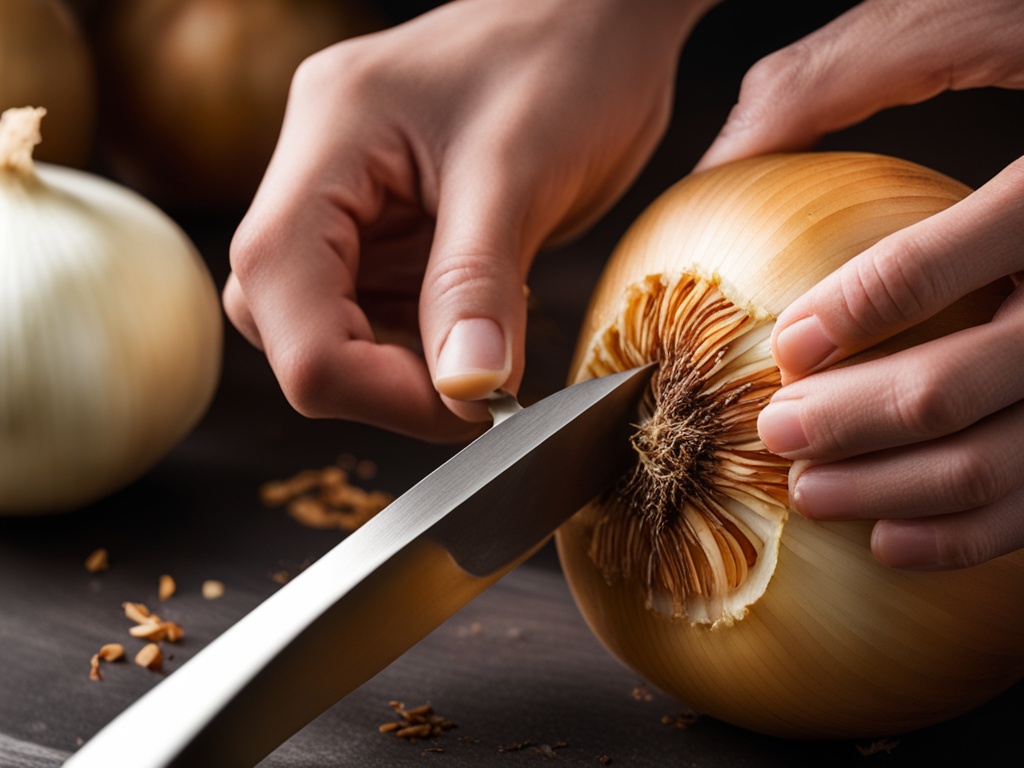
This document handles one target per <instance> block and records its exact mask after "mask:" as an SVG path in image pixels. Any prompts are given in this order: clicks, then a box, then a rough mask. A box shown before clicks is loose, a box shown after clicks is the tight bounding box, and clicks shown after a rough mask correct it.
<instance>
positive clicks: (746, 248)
mask: <svg viewBox="0 0 1024 768" xmlns="http://www.w3.org/2000/svg"><path fill="white" fill-rule="evenodd" d="M968 193H969V189H968V188H966V187H964V186H963V185H961V184H959V183H958V182H955V181H953V180H951V179H948V178H947V177H945V176H942V175H940V174H938V173H935V172H933V171H930V170H928V169H925V168H921V167H920V166H916V165H913V164H910V163H905V162H903V161H899V160H896V159H893V158H885V157H879V156H875V155H864V154H857V153H821V154H801V155H788V156H786V155H783V156H773V157H767V158H758V159H753V160H748V161H741V162H739V163H736V164H733V165H730V166H725V167H723V168H719V169H715V170H711V171H707V172H704V173H701V174H696V175H694V176H691V177H688V178H686V179H684V180H683V181H681V182H680V183H679V184H677V185H676V186H675V187H673V188H672V189H670V190H669V191H667V192H666V193H665V194H664V195H663V196H662V197H661V198H659V199H658V200H657V201H655V202H654V203H653V204H652V206H651V207H650V208H649V209H648V210H647V211H646V212H645V213H644V214H642V215H641V217H640V218H639V219H638V220H637V222H636V223H635V224H634V226H633V228H631V230H630V231H629V232H628V233H627V234H626V235H625V237H624V238H623V240H622V241H621V242H620V244H619V246H618V248H617V249H616V252H615V254H614V255H613V257H612V259H611V261H610V262H609V264H608V266H607V268H606V270H605V273H604V275H603V276H602V279H601V282H600V283H599V285H598V287H597V289H596V291H595V293H594V296H593V298H592V302H591V306H590V309H589V310H588V314H587V317H586V319H585V321H584V326H583V330H582V332H581V334H580V339H579V346H578V348H577V352H576V356H575V359H574V363H573V371H572V374H571V380H574V381H575V380H578V379H580V378H584V377H585V364H586V361H587V358H588V354H589V350H590V348H591V346H592V344H593V343H594V342H593V340H594V338H595V336H596V335H597V334H599V333H600V330H601V329H602V328H603V327H605V326H606V325H607V324H608V322H609V320H610V318H612V317H614V316H615V315H616V314H617V313H618V312H619V310H620V306H619V305H620V303H621V301H622V296H623V295H624V293H625V290H626V287H627V286H630V285H633V284H635V283H637V282H638V281H640V280H643V279H644V277H646V276H647V275H650V274H658V273H673V272H679V271H689V270H697V271H699V272H701V273H702V274H704V275H706V276H714V277H715V278H716V279H719V280H720V281H721V288H722V290H723V292H724V293H725V294H726V295H728V296H729V297H730V298H731V299H732V301H733V302H734V303H736V304H739V305H742V306H747V307H749V308H750V309H751V311H755V312H767V313H770V315H773V316H777V315H778V313H779V312H781V311H782V309H784V308H785V307H786V306H787V304H788V303H790V302H791V301H793V299H795V298H796V297H797V296H799V295H800V294H801V293H803V292H804V291H805V290H807V289H808V288H810V287H811V286H812V285H813V284H814V283H816V282H817V281H818V280H820V279H821V278H822V277H824V276H825V275H826V274H828V273H829V272H831V271H833V270H834V269H836V268H837V267H838V266H840V265H841V264H842V263H844V262H845V261H847V260H848V259H850V258H851V257H852V256H854V255H856V254H857V253H859V252H860V251H862V250H864V249H865V248H867V247H869V246H870V245H872V244H873V243H874V242H877V241H878V240H879V239H881V238H882V237H884V236H886V235H888V234H890V233H892V232H894V231H896V230H898V229H900V228H902V227H905V226H908V225H909V224H911V223H914V222H916V221H919V220H921V219H923V218H925V217H927V216H929V215H931V214H934V213H936V212H938V211H940V210H943V209H944V208H946V207H948V206H950V205H952V204H953V203H955V202H956V201H957V200H959V199H961V198H962V197H963V196H965V195H966V194H968ZM1004 296H1005V286H1003V285H1001V284H1000V285H997V286H992V287H991V288H990V289H987V290H984V291H980V292H978V293H976V294H973V295H971V296H969V297H967V298H966V299H965V300H963V301H961V302H960V303H958V304H957V305H955V306H954V307H952V308H951V309H950V310H948V311H946V312H944V313H942V315H940V316H938V317H936V318H933V319H932V320H930V321H928V322H927V323H924V324H922V325H921V326H919V327H917V328H915V329H911V330H910V331H908V332H906V333H904V334H901V335H900V336H899V337H896V338H895V339H892V340H890V341H889V342H887V343H886V344H885V345H881V346H880V347H879V348H876V349H874V350H870V351H869V352H868V353H865V355H863V356H862V357H859V359H864V358H866V357H871V356H877V355H881V354H886V353H887V352H888V351H891V350H895V349H900V348H905V347H907V346H910V345H912V344H916V343H920V342H921V341H923V340H925V339H928V338H935V337H938V336H941V335H944V334H946V333H949V332H951V331H953V330H956V329H959V328H964V327H967V326H970V325H974V324H977V323H980V322H985V321H987V320H988V319H990V318H991V316H992V314H993V313H994V312H995V310H996V309H997V307H998V305H999V303H1000V301H1001V300H1002V298H1003V297H1004ZM603 514H604V512H603V510H602V508H601V506H600V504H599V503H592V504H591V505H589V506H588V507H587V508H585V509H584V510H582V511H581V512H580V513H578V514H577V515H576V516H575V517H574V518H573V519H572V520H571V521H570V522H569V523H567V524H566V525H565V526H563V528H562V529H561V530H560V531H559V532H558V534H557V544H558V551H559V555H560V558H561V561H562V565H563V570H564V572H565V574H566V578H567V580H568V582H569V585H570V587H571V589H572V592H573V595H574V597H575V599H576V602H577V604H578V606H579V608H580V610H581V612H582V613H583V615H584V617H585V618H586V620H587V622H588V623H589V625H590V626H591V628H592V629H593V631H594V633H595V634H596V636H597V637H598V638H599V639H600V640H601V641H602V642H603V643H604V644H605V645H606V647H607V648H608V649H609V650H610V652H611V653H612V654H613V655H615V656H616V657H617V658H618V659H619V660H621V661H622V662H623V663H624V664H626V665H627V666H629V667H630V668H632V669H634V670H635V671H636V672H637V673H638V674H640V675H642V676H643V677H644V678H646V679H648V680H649V681H650V682H651V683H653V684H655V685H657V686H659V687H661V688H662V689H664V690H666V691H667V692H669V693H671V694H673V695H674V696H676V697H678V698H680V699H681V700H683V701H685V702H687V703H688V704H689V705H691V706H693V707H694V708H696V709H697V710H698V711H700V712H702V713H705V714H707V715H710V716H713V717H716V718H719V719H722V720H724V721H727V722H730V723H733V724H735V725H738V726H741V727H744V728H748V729H752V730H755V731H759V732H762V733H765V734H770V735H775V736H782V737H788V738H802V739H821V738H865V737H879V736H886V735H893V734H897V733H901V732H905V731H909V730H914V729H918V728H922V727H925V726H929V725H933V724H935V723H938V722H941V721H944V720H946V719H948V718H951V717H954V716H956V715H959V714H961V713H964V712H966V711H969V710H970V709H972V708H974V707H976V706H978V705H980V704H982V703H984V702H985V701H988V700H989V699H991V698H993V697H994V696H996V695H998V694H999V693H1001V692H1002V691H1004V690H1006V689H1007V688H1009V687H1010V686H1012V685H1013V684H1015V683H1016V682H1017V681H1019V680H1020V679H1021V678H1022V677H1024V600H1021V595H1022V594H1024V552H1017V553H1013V554H1011V555H1006V556H1004V557H1001V558H998V559H997V560H994V561H991V562H988V563H985V564H983V565H980V566H976V567H974V568H970V569H965V570H960V571H950V572H928V573H926V572H910V571H899V570H895V569H889V568H886V567H884V566H882V565H880V564H879V563H877V562H876V561H875V560H874V558H873V557H872V555H871V551H870V532H871V527H872V523H871V522H842V523H821V522H811V521H808V520H806V519H804V518H802V517H800V515H798V514H797V513H795V512H792V511H791V512H790V514H789V517H788V520H787V521H786V522H785V524H784V528H783V530H782V536H781V540H780V542H779V559H778V564H777V567H776V570H775V572H774V574H773V576H772V578H771V581H770V582H769V584H768V587H767V589H766V591H765V592H764V594H763V595H762V596H761V597H760V599H758V600H757V601H756V602H754V603H753V604H752V605H751V606H750V607H749V609H748V612H747V615H746V617H745V618H743V619H741V620H738V621H736V622H735V623H733V624H732V625H731V626H718V627H715V628H711V627H709V626H705V625H698V624H691V623H690V622H689V621H687V620H685V619H671V618H667V617H665V616H663V615H659V614H657V613H654V612H652V611H650V610H649V609H648V608H647V607H645V601H644V593H643V588H642V586H641V585H640V584H638V583H635V582H632V581H629V580H625V579H610V580H609V579H607V578H606V575H605V574H606V572H605V571H603V570H602V569H601V568H599V567H598V566H597V565H596V564H595V563H594V561H593V560H592V558H591V556H590V554H589V549H588V548H589V542H590V540H591V536H592V534H593V530H594V526H595V525H596V524H597V521H598V520H600V519H602V516H603Z"/></svg>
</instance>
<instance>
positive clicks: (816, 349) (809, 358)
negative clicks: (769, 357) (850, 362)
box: [775, 315, 836, 376]
mask: <svg viewBox="0 0 1024 768" xmlns="http://www.w3.org/2000/svg"><path fill="white" fill-rule="evenodd" d="M835 351H836V345H835V344H834V343H832V339H830V338H829V337H828V336H827V335H826V334H825V329H824V328H822V327H821V323H820V322H818V318H816V317H815V316H814V315H809V316H807V317H805V318H802V319H800V320H797V321H796V322H795V323H792V324H791V325H787V326H786V327H785V328H783V329H782V330H781V331H779V335H778V336H776V338H775V363H776V364H777V365H778V366H779V368H781V369H782V370H783V372H784V373H789V374H792V375H797V376H798V375H802V374H805V373H810V372H811V371H813V370H814V369H815V368H817V367H818V366H819V365H821V364H822V363H823V362H825V360H827V359H828V358H829V356H831V355H832V354H834V353H835Z"/></svg>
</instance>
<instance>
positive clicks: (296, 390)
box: [272, 346, 335, 419]
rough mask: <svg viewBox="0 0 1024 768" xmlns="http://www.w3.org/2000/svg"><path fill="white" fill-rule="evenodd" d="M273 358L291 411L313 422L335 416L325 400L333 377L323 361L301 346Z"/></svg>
mask: <svg viewBox="0 0 1024 768" xmlns="http://www.w3.org/2000/svg"><path fill="white" fill-rule="evenodd" d="M272 357H273V368H274V373H275V375H276V376H277V380H278V383H279V384H280V386H281V391H282V392H283V393H284V396H285V399H286V400H287V401H288V403H289V404H290V405H291V406H292V408H294V409H295V410H296V411H298V413H300V414H301V415H303V416H305V417H307V418H311V419H316V418H326V417H330V416H334V415H335V414H334V413H333V411H332V409H331V408H330V407H329V401H328V400H327V398H326V397H325V393H326V392H329V391H330V388H329V384H330V382H331V376H330V369H329V366H327V365H326V364H325V360H324V358H323V357H321V356H319V355H317V354H315V352H312V351H311V350H309V349H306V348H303V347H299V346H295V347H292V348H289V349H288V350H286V351H284V352H281V351H280V350H274V353H273V356H272Z"/></svg>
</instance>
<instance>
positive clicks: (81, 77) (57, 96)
mask: <svg viewBox="0 0 1024 768" xmlns="http://www.w3.org/2000/svg"><path fill="white" fill-rule="evenodd" d="M30 104H43V105H45V106H46V108H47V110H48V112H49V115H50V117H49V119H48V121H47V130H46V143H45V144H44V145H42V146H41V147H40V148H39V150H38V152H37V157H38V158H39V159H40V160H45V161H47V162H51V163H60V164H62V165H71V166H76V167H82V166H84V165H85V164H86V161H87V160H88V159H89V155H90V153H91V151H92V142H93V128H94V123H95V120H96V86H95V83H94V82H93V61H92V55H91V53H90V52H89V48H88V46H87V44H86V41H85V38H84V36H83V35H82V33H81V31H80V29H79V27H78V22H77V21H76V20H75V17H74V16H73V15H72V14H71V12H70V11H68V9H67V8H65V7H64V6H63V5H62V3H61V2H59V0H4V2H2V3H0V112H2V111H3V110H5V109H10V108H12V107H25V106H28V105H30Z"/></svg>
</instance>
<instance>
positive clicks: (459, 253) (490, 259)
mask: <svg viewBox="0 0 1024 768" xmlns="http://www.w3.org/2000/svg"><path fill="white" fill-rule="evenodd" d="M498 262H499V257H498V256H497V255H496V254H493V253H491V252H489V251H486V250H484V249H481V248H477V247H472V246H471V245H470V247H459V248H457V249H456V250H454V251H452V252H450V253H448V254H446V255H445V257H444V259H443V260H441V263H438V264H437V265H436V267H435V268H433V269H432V270H431V271H430V274H429V275H428V277H427V280H428V282H429V284H430V288H431V290H432V293H433V294H434V295H435V296H437V297H439V298H440V299H441V300H442V301H445V302H447V301H452V302H454V301H464V300H465V297H466V296H467V295H478V296H483V295H485V294H484V293H483V291H484V290H485V289H486V288H487V286H489V285H492V284H493V282H494V281H495V280H496V279H497V275H496V265H497V263H498Z"/></svg>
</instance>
